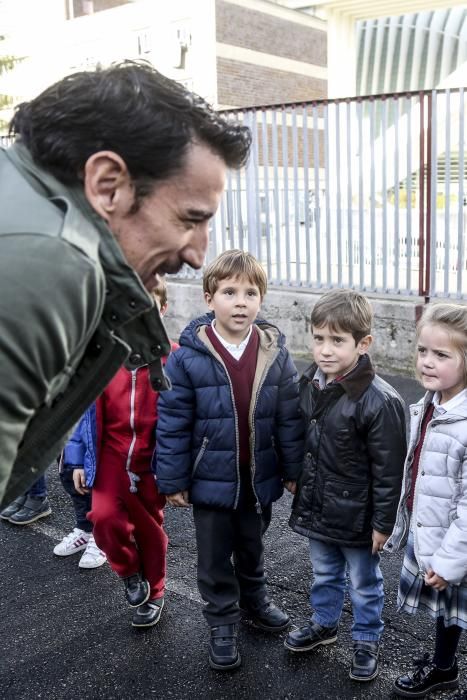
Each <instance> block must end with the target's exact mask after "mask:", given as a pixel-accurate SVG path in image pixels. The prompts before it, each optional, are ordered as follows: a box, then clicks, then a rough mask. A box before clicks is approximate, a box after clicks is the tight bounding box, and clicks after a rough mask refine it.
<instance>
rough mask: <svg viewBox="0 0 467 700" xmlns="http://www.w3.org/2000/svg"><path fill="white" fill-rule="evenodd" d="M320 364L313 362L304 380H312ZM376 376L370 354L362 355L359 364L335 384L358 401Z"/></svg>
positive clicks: (353, 399) (305, 372) (303, 377)
mask: <svg viewBox="0 0 467 700" xmlns="http://www.w3.org/2000/svg"><path fill="white" fill-rule="evenodd" d="M317 369H318V365H317V364H316V362H313V364H312V365H310V366H309V367H308V368H307V369H306V370H305V371H304V373H303V375H302V380H304V381H308V382H312V381H313V377H314V375H315V372H316V370H317ZM374 378H375V370H374V369H373V365H372V364H371V360H370V357H369V355H366V354H365V355H362V356H361V358H360V359H359V361H358V364H357V366H356V367H355V368H354V369H353V370H352V371H351V372H349V374H348V375H347V376H346V377H345V379H342V380H341V381H340V382H338V383H336V384H333V385H332V386H333V387H334V386H335V387H341V388H342V389H343V390H344V391H345V393H346V394H347V396H348V397H349V399H351V400H352V401H357V400H358V399H359V398H360V396H361V395H362V394H363V392H364V391H365V390H366V389H367V388H368V387H369V386H370V384H371V382H372V381H373V379H374Z"/></svg>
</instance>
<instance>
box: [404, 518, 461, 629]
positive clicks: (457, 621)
mask: <svg viewBox="0 0 467 700" xmlns="http://www.w3.org/2000/svg"><path fill="white" fill-rule="evenodd" d="M418 608H422V609H424V610H425V611H426V612H427V613H428V614H429V615H430V616H431V617H434V618H437V617H444V624H445V625H446V627H449V626H450V625H457V626H458V627H462V628H463V629H467V587H466V586H448V587H447V588H446V589H445V590H444V591H437V590H435V589H434V588H432V587H431V586H427V585H426V584H425V582H424V576H423V574H420V573H419V569H418V564H417V560H416V559H415V554H414V549H413V534H412V532H411V533H410V535H409V539H408V541H407V548H406V550H405V556H404V562H403V564H402V571H401V579H400V582H399V590H398V592H397V609H398V611H399V612H405V613H409V614H410V615H413V614H414V613H416V612H417V609H418Z"/></svg>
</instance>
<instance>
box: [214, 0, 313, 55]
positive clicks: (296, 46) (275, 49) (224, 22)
mask: <svg viewBox="0 0 467 700" xmlns="http://www.w3.org/2000/svg"><path fill="white" fill-rule="evenodd" d="M216 40H217V41H219V42H221V43H224V44H231V45H232V46H240V47H242V48H245V49H251V50H253V51H263V52H266V53H273V54H274V55H276V56H282V57H283V58H290V59H293V60H295V61H304V62H305V63H313V64H315V65H317V66H326V65H327V35H326V32H325V31H322V30H319V29H314V28H313V27H309V26H306V25H301V24H297V23H296V22H291V21H287V20H284V19H281V18H279V17H275V16H274V15H269V14H266V13H265V12H258V11H256V10H250V9H247V8H244V7H239V6H238V5H232V4H230V3H228V2H224V0H217V1H216Z"/></svg>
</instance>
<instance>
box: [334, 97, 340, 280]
mask: <svg viewBox="0 0 467 700" xmlns="http://www.w3.org/2000/svg"><path fill="white" fill-rule="evenodd" d="M335 110H336V182H337V186H336V228H337V230H336V238H337V284H338V285H339V287H342V212H341V209H342V195H341V126H340V113H339V103H337V104H336V105H335Z"/></svg>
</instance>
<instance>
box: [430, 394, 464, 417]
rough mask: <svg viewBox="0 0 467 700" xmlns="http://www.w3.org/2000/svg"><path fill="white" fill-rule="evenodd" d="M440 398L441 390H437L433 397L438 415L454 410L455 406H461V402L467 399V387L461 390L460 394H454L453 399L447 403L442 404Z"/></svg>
mask: <svg viewBox="0 0 467 700" xmlns="http://www.w3.org/2000/svg"><path fill="white" fill-rule="evenodd" d="M440 398H441V395H440V393H439V391H437V392H436V394H435V395H434V396H433V399H432V402H433V404H434V406H435V410H436V413H438V415H439V414H443V413H447V412H448V411H452V410H453V409H454V408H457V406H460V404H461V403H463V402H464V401H465V400H466V399H467V389H462V391H459V393H458V394H456V395H455V396H453V397H452V399H449V401H446V403H443V404H440V403H439V400H440Z"/></svg>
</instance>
